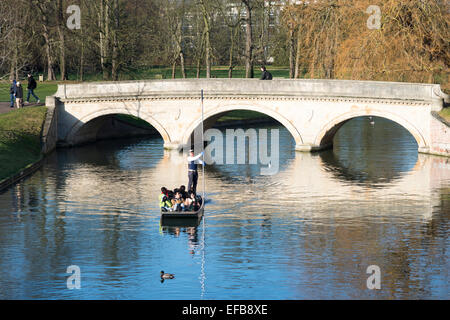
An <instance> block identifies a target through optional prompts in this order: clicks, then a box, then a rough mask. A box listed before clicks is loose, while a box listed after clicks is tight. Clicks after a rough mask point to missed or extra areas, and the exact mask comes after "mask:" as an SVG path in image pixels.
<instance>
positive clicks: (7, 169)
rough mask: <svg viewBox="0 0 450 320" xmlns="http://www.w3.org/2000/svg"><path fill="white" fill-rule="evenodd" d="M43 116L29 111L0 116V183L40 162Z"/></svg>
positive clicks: (42, 109) (37, 110)
mask: <svg viewBox="0 0 450 320" xmlns="http://www.w3.org/2000/svg"><path fill="white" fill-rule="evenodd" d="M45 112H46V108H45V107H29V108H23V109H18V110H14V111H11V112H9V113H6V114H1V115H0V180H3V179H5V178H8V177H10V176H12V175H14V174H16V173H18V172H19V171H20V170H21V169H23V168H25V167H26V166H27V165H29V164H31V163H33V162H36V161H38V160H39V159H40V156H41V140H40V137H41V130H42V125H43V123H44V120H45Z"/></svg>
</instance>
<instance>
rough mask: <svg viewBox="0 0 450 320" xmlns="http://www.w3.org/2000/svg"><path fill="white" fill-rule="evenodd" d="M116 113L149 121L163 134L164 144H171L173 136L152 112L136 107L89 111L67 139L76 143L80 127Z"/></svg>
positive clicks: (72, 129)
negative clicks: (171, 136)
mask: <svg viewBox="0 0 450 320" xmlns="http://www.w3.org/2000/svg"><path fill="white" fill-rule="evenodd" d="M116 114H126V115H131V116H135V117H138V118H140V119H142V120H144V121H146V122H147V123H149V124H150V125H151V126H152V127H153V128H155V130H156V131H158V133H159V134H160V135H161V137H162V138H163V140H164V144H170V143H171V138H170V135H169V134H168V133H167V131H166V129H164V127H163V126H162V125H161V124H160V123H159V122H158V121H157V120H156V119H155V118H153V117H152V116H151V115H150V114H148V113H146V112H142V111H139V110H136V109H128V108H120V107H116V108H111V107H108V108H102V109H100V110H96V111H95V112H92V113H89V114H86V115H84V116H83V117H81V118H80V119H79V120H78V121H77V122H76V123H75V124H74V125H73V126H72V127H71V128H70V129H69V131H68V134H67V137H66V139H65V140H66V141H67V142H68V143H69V144H74V142H75V141H76V139H77V134H78V133H79V131H80V129H81V128H83V126H85V125H86V124H87V123H89V122H90V121H92V120H95V119H97V118H100V117H103V116H108V115H116Z"/></svg>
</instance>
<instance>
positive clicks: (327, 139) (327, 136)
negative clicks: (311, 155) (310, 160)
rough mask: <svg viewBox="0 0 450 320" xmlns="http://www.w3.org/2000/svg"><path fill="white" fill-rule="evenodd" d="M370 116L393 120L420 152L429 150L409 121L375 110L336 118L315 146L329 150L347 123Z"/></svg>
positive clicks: (316, 140)
mask: <svg viewBox="0 0 450 320" xmlns="http://www.w3.org/2000/svg"><path fill="white" fill-rule="evenodd" d="M370 116H373V117H380V118H385V119H388V120H391V121H393V122H395V123H397V124H399V125H400V126H402V127H403V128H405V129H406V130H407V131H408V132H409V133H410V134H411V135H412V136H413V137H414V139H415V140H416V142H417V145H418V147H419V151H420V150H426V149H428V148H429V146H430V144H429V143H428V142H427V140H426V139H425V137H424V136H423V134H422V133H421V132H420V130H419V129H417V128H416V127H415V126H414V125H412V124H411V123H410V122H409V121H407V120H405V119H404V118H402V117H399V116H397V115H395V114H392V113H389V112H384V111H383V112H378V111H373V110H372V111H371V112H370V113H368V112H366V111H364V110H361V111H351V112H348V113H345V114H342V115H340V116H338V117H336V118H334V119H333V120H331V121H329V122H328V123H327V124H325V125H324V126H323V127H322V128H321V129H320V131H319V133H318V134H317V136H316V138H315V141H314V144H315V145H316V146H319V147H320V148H327V147H329V146H331V145H332V144H333V138H334V136H335V134H336V133H337V131H338V130H339V129H340V128H341V127H342V126H343V125H344V124H345V123H346V122H347V121H349V120H351V119H354V118H358V117H370Z"/></svg>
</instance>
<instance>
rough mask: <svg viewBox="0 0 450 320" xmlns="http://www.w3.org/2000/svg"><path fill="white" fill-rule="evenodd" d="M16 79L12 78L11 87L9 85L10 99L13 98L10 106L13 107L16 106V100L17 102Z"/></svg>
mask: <svg viewBox="0 0 450 320" xmlns="http://www.w3.org/2000/svg"><path fill="white" fill-rule="evenodd" d="M16 82H17V81H16V80H15V79H14V80H12V81H11V87H9V96H10V99H11V105H10V107H11V108H14V104H15V103H14V102H15V100H16Z"/></svg>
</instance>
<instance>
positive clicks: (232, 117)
mask: <svg viewBox="0 0 450 320" xmlns="http://www.w3.org/2000/svg"><path fill="white" fill-rule="evenodd" d="M266 118H269V116H267V115H265V114H263V113H259V112H256V111H251V110H236V111H230V112H228V113H227V114H225V115H224V116H223V117H221V118H220V119H219V120H217V122H218V123H220V122H226V121H238V120H248V119H266Z"/></svg>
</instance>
